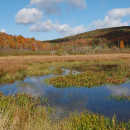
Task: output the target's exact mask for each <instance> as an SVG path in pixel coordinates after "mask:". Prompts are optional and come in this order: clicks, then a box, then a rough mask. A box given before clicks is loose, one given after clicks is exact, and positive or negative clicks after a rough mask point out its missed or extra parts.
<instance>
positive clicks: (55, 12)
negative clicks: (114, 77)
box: [0, 0, 130, 41]
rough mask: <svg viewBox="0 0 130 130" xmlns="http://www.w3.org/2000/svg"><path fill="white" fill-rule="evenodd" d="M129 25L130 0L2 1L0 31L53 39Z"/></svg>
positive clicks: (38, 38) (40, 38) (0, 4)
mask: <svg viewBox="0 0 130 130" xmlns="http://www.w3.org/2000/svg"><path fill="white" fill-rule="evenodd" d="M129 25H130V0H1V1H0V32H4V33H7V34H10V35H17V36H18V35H22V36H24V37H26V38H27V37H30V38H32V37H34V38H35V39H36V40H42V41H44V40H52V39H57V38H62V37H66V36H73V35H76V34H79V33H83V32H88V31H91V30H96V29H102V28H108V27H119V26H129Z"/></svg>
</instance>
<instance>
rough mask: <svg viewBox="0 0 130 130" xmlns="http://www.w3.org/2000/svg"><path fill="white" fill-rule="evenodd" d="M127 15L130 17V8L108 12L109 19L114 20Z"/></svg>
mask: <svg viewBox="0 0 130 130" xmlns="http://www.w3.org/2000/svg"><path fill="white" fill-rule="evenodd" d="M127 15H130V8H123V9H112V10H110V11H109V12H108V18H112V19H121V18H122V17H125V16H127Z"/></svg>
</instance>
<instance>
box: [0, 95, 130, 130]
mask: <svg viewBox="0 0 130 130" xmlns="http://www.w3.org/2000/svg"><path fill="white" fill-rule="evenodd" d="M39 101H40V100H39V98H38V97H37V98H35V97H33V96H32V95H26V94H25V93H22V94H20V93H17V94H16V95H12V96H11V95H9V96H4V95H3V93H0V128H1V129H2V130H7V129H10V130H19V129H21V130H34V129H36V130H41V129H44V130H83V129H86V130H88V129H91V130H99V129H102V130H105V129H111V130H117V129H118V130H122V129H123V130H126V129H130V122H126V123H124V122H119V121H117V120H116V116H115V115H114V117H113V118H107V117H104V116H103V115H99V114H94V113H92V114H89V113H88V112H87V111H84V112H83V113H77V114H72V113H71V114H70V116H69V117H67V118H65V119H62V120H60V119H55V120H52V118H51V116H50V115H51V113H50V112H49V109H50V108H47V107H45V106H43V107H40V106H37V104H39V103H41V102H39ZM42 103H44V102H42Z"/></svg>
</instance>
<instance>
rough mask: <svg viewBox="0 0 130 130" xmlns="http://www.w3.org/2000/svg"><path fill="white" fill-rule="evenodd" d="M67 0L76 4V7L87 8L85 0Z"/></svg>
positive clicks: (73, 4) (72, 4)
mask: <svg viewBox="0 0 130 130" xmlns="http://www.w3.org/2000/svg"><path fill="white" fill-rule="evenodd" d="M67 2H68V3H69V4H70V5H71V6H74V7H75V8H79V9H85V8H86V2H85V0H67Z"/></svg>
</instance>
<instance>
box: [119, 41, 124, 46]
mask: <svg viewBox="0 0 130 130" xmlns="http://www.w3.org/2000/svg"><path fill="white" fill-rule="evenodd" d="M120 48H124V42H123V41H122V40H121V42H120Z"/></svg>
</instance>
